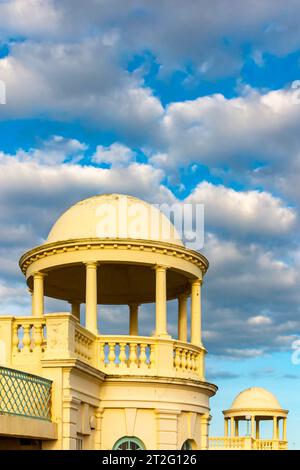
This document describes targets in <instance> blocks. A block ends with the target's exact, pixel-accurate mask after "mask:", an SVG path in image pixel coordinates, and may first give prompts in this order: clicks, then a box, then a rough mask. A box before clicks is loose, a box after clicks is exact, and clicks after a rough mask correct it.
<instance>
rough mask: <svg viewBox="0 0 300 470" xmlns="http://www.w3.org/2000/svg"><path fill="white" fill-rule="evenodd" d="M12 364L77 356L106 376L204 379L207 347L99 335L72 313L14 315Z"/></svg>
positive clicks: (140, 338) (167, 340)
mask: <svg viewBox="0 0 300 470" xmlns="http://www.w3.org/2000/svg"><path fill="white" fill-rule="evenodd" d="M10 327H11V329H12V338H13V341H12V343H13V346H12V365H13V367H18V366H21V365H22V367H24V366H26V362H28V363H31V361H33V360H34V361H36V362H38V361H40V360H41V359H53V360H56V359H57V358H60V357H61V358H77V359H79V360H80V361H82V362H85V363H87V364H89V365H91V366H93V367H96V368H97V369H99V370H101V371H103V372H104V373H106V374H107V375H114V376H116V375H139V376H167V377H173V378H180V379H190V380H198V381H203V380H205V379H204V358H205V353H206V351H205V349H204V348H202V347H198V346H195V345H192V344H189V343H184V342H181V341H176V340H174V339H172V338H160V337H154V336H149V337H147V336H130V335H94V334H93V333H91V332H90V331H88V330H87V329H86V328H84V327H83V326H81V325H80V324H79V323H78V321H76V320H75V318H74V317H73V316H71V315H70V314H62V313H61V314H49V315H45V316H44V317H42V318H38V317H18V318H11V320H10Z"/></svg>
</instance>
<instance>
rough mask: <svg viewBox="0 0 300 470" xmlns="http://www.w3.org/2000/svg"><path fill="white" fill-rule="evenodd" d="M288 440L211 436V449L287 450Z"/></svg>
mask: <svg viewBox="0 0 300 470" xmlns="http://www.w3.org/2000/svg"><path fill="white" fill-rule="evenodd" d="M286 449H287V442H286V441H280V440H278V439H254V438H253V437H250V436H248V437H230V436H229V437H210V438H209V450H286Z"/></svg>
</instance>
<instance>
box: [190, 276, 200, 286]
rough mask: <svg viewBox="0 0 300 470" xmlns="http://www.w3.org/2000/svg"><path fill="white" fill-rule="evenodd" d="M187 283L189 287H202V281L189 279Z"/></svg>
mask: <svg viewBox="0 0 300 470" xmlns="http://www.w3.org/2000/svg"><path fill="white" fill-rule="evenodd" d="M189 282H190V284H191V285H197V286H202V284H203V279H200V278H198V279H189Z"/></svg>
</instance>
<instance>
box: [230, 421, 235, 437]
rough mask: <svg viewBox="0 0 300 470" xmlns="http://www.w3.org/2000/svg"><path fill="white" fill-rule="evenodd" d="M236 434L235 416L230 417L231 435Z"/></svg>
mask: <svg viewBox="0 0 300 470" xmlns="http://www.w3.org/2000/svg"><path fill="white" fill-rule="evenodd" d="M233 436H234V417H233V416H231V418H230V437H233Z"/></svg>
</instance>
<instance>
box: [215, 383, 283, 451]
mask: <svg viewBox="0 0 300 470" xmlns="http://www.w3.org/2000/svg"><path fill="white" fill-rule="evenodd" d="M223 414H224V438H214V437H212V438H210V448H216V449H218V448H219V449H224V448H227V449H243V448H247V449H254V450H279V449H281V450H285V449H286V448H287V436H286V422H287V415H288V411H287V410H285V409H283V408H282V407H281V406H280V404H279V402H278V400H277V398H276V397H275V396H274V395H273V394H272V393H271V392H269V391H268V390H266V389H265V388H261V387H251V388H247V389H246V390H243V391H242V392H240V393H239V394H238V395H237V396H236V397H235V399H234V400H233V402H232V405H231V407H230V409H228V410H224V411H223ZM243 421H245V422H246V423H247V432H246V434H245V433H244V434H243V433H242V432H241V429H240V428H241V424H242V422H243ZM262 421H271V422H272V428H273V432H272V435H270V436H269V437H268V438H267V439H266V438H261V432H260V424H261V422H262ZM281 422H282V425H281V426H280V423H281Z"/></svg>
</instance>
